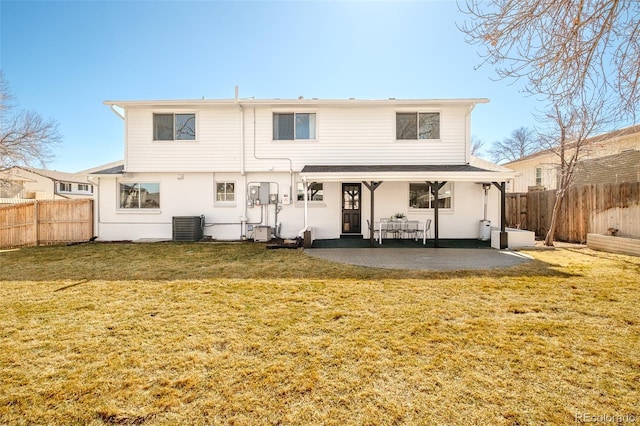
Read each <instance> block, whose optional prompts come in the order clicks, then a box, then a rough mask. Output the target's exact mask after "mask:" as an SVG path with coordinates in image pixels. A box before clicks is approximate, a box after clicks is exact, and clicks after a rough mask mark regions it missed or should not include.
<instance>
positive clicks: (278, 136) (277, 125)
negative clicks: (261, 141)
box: [273, 113, 316, 141]
mask: <svg viewBox="0 0 640 426" xmlns="http://www.w3.org/2000/svg"><path fill="white" fill-rule="evenodd" d="M315 138H316V115H315V113H273V140H277V141H292V140H297V139H315Z"/></svg>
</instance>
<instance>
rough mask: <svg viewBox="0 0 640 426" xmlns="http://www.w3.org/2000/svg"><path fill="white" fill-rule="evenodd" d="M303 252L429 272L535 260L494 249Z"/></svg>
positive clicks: (496, 266)
mask: <svg viewBox="0 0 640 426" xmlns="http://www.w3.org/2000/svg"><path fill="white" fill-rule="evenodd" d="M304 252H305V253H306V254H308V255H309V256H313V257H318V258H321V259H326V260H331V261H334V262H340V263H347V264H351V265H359V266H368V267H373V268H386V269H411V270H430V271H459V270H479V269H495V268H508V267H511V266H516V265H520V264H522V263H525V262H529V261H531V260H533V259H532V257H531V256H528V255H526V254H524V253H520V252H516V251H510V250H494V249H454V248H451V249H449V248H438V249H435V248H424V249H411V250H407V249H404V248H384V249H383V248H328V249H305V251H304Z"/></svg>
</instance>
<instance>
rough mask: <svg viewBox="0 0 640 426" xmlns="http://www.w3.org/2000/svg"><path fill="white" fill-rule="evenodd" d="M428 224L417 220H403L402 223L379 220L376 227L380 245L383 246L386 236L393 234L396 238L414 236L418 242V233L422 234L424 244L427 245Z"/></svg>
mask: <svg viewBox="0 0 640 426" xmlns="http://www.w3.org/2000/svg"><path fill="white" fill-rule="evenodd" d="M426 226H427V222H420V221H417V220H402V221H389V220H379V221H378V222H376V223H375V227H376V228H378V244H380V245H382V240H383V238H384V236H387V235H388V234H390V233H391V234H393V235H394V237H395V238H398V237H400V236H402V235H403V234H407V235H410V234H413V235H414V238H415V240H416V241H418V233H422V244H423V245H426V244H427V228H426Z"/></svg>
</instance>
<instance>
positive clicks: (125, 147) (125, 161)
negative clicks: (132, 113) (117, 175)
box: [109, 104, 129, 170]
mask: <svg viewBox="0 0 640 426" xmlns="http://www.w3.org/2000/svg"><path fill="white" fill-rule="evenodd" d="M115 107H116V105H114V104H110V105H109V109H110V110H111V111H112V112H113V113H114V114H115V115H117V116H118V117H120V118H121V119H122V121H124V169H125V170H127V162H128V155H127V151H128V149H129V143H128V139H129V132H127V127H128V124H127V120H126V118H125V114H124V113H122V112H120V111H118V110H117V109H116V108H115ZM125 112H126V111H125Z"/></svg>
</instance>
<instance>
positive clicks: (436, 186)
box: [426, 181, 447, 248]
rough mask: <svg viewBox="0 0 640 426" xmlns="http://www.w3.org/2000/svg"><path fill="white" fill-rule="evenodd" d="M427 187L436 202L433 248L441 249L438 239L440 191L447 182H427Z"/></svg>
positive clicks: (434, 208) (434, 207)
mask: <svg viewBox="0 0 640 426" xmlns="http://www.w3.org/2000/svg"><path fill="white" fill-rule="evenodd" d="M426 183H427V185H429V188H430V191H431V195H433V202H434V206H433V227H434V231H433V247H435V248H439V247H440V240H439V237H438V229H439V226H438V217H439V213H438V193H439V192H440V189H442V187H443V186H444V185H445V184H446V183H447V182H438V181H435V182H429V181H426Z"/></svg>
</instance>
